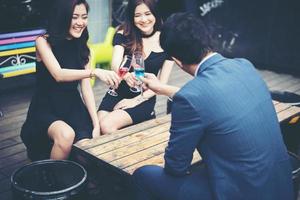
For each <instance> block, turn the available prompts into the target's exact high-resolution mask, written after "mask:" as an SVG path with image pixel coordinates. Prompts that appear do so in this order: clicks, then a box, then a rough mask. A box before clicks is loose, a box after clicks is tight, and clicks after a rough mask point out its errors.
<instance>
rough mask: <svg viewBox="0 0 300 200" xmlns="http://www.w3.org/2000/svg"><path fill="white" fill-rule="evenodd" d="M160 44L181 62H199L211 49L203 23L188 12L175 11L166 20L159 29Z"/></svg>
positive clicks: (209, 39) (208, 35)
mask: <svg viewBox="0 0 300 200" xmlns="http://www.w3.org/2000/svg"><path fill="white" fill-rule="evenodd" d="M160 45H161V47H162V48H163V49H164V50H165V51H166V52H167V53H168V54H169V55H170V56H172V57H175V58H177V59H178V60H180V61H181V62H182V63H183V64H196V63H199V62H200V61H201V60H202V59H203V58H204V56H205V55H206V54H207V53H208V52H210V51H212V49H213V48H212V45H211V37H210V34H209V32H208V30H207V28H206V27H205V25H204V23H203V22H202V20H201V19H200V18H199V17H197V16H196V15H194V14H190V13H175V14H173V15H171V16H170V17H169V18H168V19H167V20H166V22H165V23H164V25H163V27H162V29H161V34H160Z"/></svg>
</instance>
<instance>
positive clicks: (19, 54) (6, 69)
mask: <svg viewBox="0 0 300 200" xmlns="http://www.w3.org/2000/svg"><path fill="white" fill-rule="evenodd" d="M44 32H45V30H43V29H38V30H31V31H23V32H14V33H5V34H0V78H9V77H14V76H19V75H24V74H29V73H33V72H35V71H36V68H35V66H36V65H35V60H36V57H35V39H36V37H37V36H38V35H41V34H43V33H44Z"/></svg>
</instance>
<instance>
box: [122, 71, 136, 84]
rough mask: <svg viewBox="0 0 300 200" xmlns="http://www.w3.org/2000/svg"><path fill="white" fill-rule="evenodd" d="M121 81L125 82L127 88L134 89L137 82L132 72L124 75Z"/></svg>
mask: <svg viewBox="0 0 300 200" xmlns="http://www.w3.org/2000/svg"><path fill="white" fill-rule="evenodd" d="M123 80H124V81H126V83H127V85H128V86H129V87H134V86H135V85H136V81H137V80H136V78H135V75H134V72H128V73H127V74H125V75H124V77H123Z"/></svg>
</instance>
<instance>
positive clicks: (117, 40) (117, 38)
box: [113, 30, 127, 46]
mask: <svg viewBox="0 0 300 200" xmlns="http://www.w3.org/2000/svg"><path fill="white" fill-rule="evenodd" d="M126 41H127V37H126V36H125V35H124V31H123V30H119V31H117V32H116V33H115V35H114V39H113V45H114V46H115V45H124V43H126Z"/></svg>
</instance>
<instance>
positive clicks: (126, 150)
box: [97, 132, 170, 163]
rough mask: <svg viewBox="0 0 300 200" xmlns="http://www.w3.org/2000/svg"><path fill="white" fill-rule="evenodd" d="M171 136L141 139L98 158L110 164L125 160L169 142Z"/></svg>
mask: <svg viewBox="0 0 300 200" xmlns="http://www.w3.org/2000/svg"><path fill="white" fill-rule="evenodd" d="M169 136H170V134H169V132H164V133H159V134H156V135H154V136H152V137H150V138H147V139H145V140H143V139H141V140H139V141H136V142H135V143H131V144H130V145H128V146H123V147H122V148H118V149H116V150H113V151H111V152H106V153H104V154H101V155H98V156H97V157H98V158H99V159H101V160H104V161H105V162H107V163H110V162H113V161H115V160H118V159H122V158H125V157H126V156H130V155H132V154H134V153H136V152H139V151H143V150H145V149H150V148H152V147H153V146H156V145H158V144H160V143H164V142H168V140H169Z"/></svg>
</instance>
